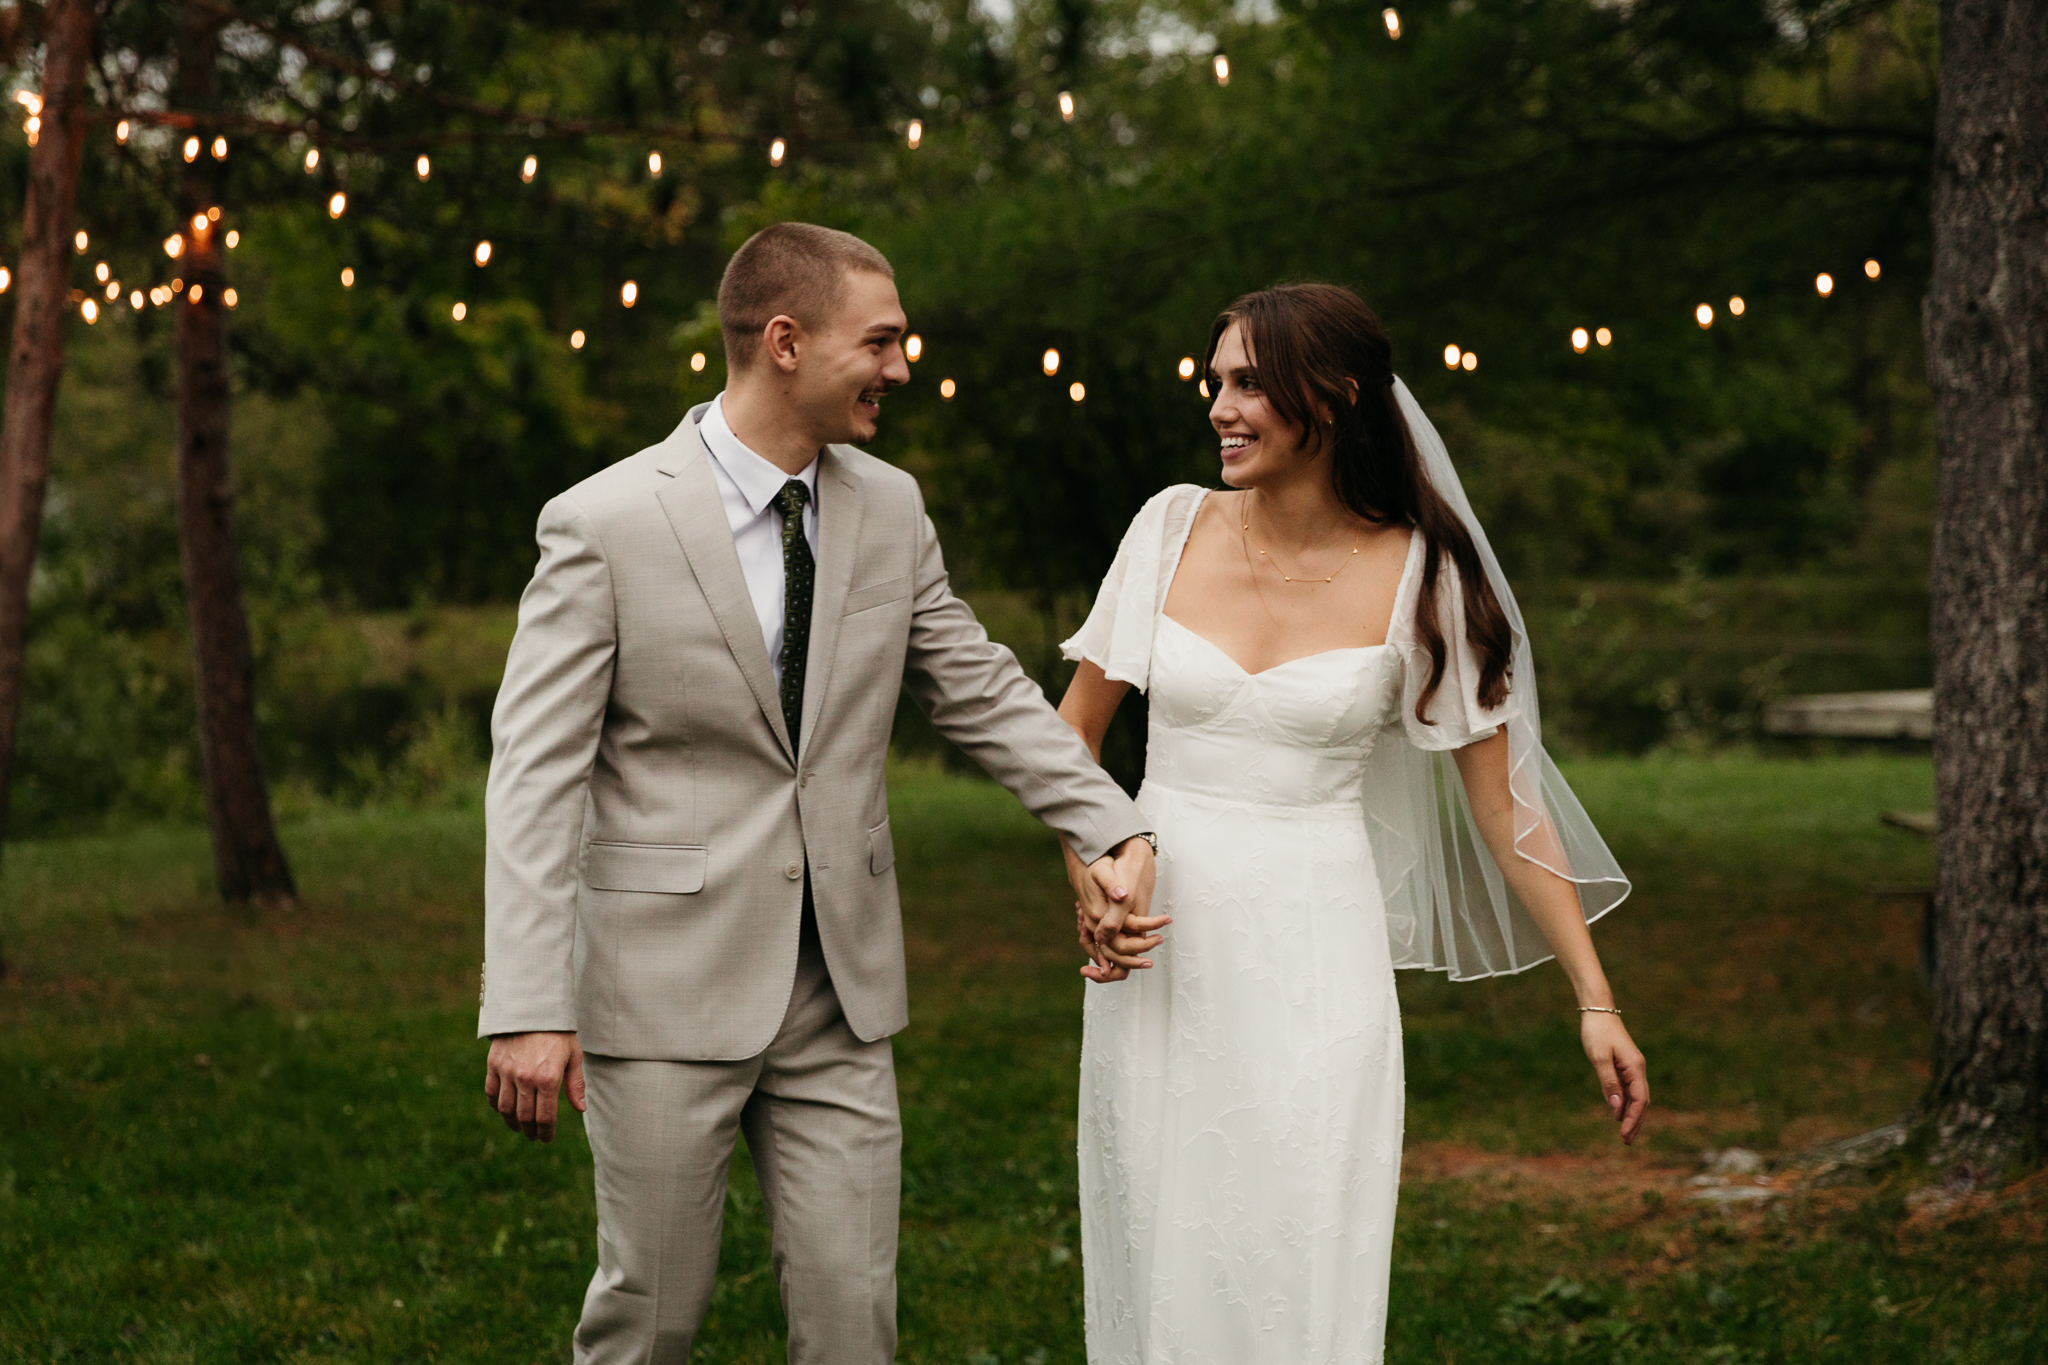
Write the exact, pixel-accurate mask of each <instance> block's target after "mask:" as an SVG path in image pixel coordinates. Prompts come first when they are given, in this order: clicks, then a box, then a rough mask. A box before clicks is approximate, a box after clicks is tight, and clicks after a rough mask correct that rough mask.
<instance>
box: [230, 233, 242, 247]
mask: <svg viewBox="0 0 2048 1365" xmlns="http://www.w3.org/2000/svg"><path fill="white" fill-rule="evenodd" d="M241 244H242V234H241V233H240V232H239V231H236V230H233V229H230V230H229V232H228V250H230V251H233V250H234V249H235V248H236V247H238V246H240V245H241Z"/></svg>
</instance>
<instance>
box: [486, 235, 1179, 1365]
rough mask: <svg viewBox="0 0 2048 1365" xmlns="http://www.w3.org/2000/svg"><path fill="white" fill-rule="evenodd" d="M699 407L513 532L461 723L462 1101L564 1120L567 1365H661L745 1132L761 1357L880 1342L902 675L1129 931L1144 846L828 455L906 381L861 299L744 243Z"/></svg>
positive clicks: (683, 1329) (811, 268) (882, 280)
mask: <svg viewBox="0 0 2048 1365" xmlns="http://www.w3.org/2000/svg"><path fill="white" fill-rule="evenodd" d="M718 320H719V325H720V327H721V329H722V330H723V332H724V337H725V353H726V363H727V370H728V374H729V381H728V385H727V388H726V390H725V392H724V393H722V394H720V395H719V396H718V397H717V398H715V399H713V400H712V401H711V402H710V403H707V404H704V405H702V406H700V407H697V408H694V409H692V410H691V412H690V414H689V416H688V418H687V419H686V420H685V421H684V422H683V423H682V424H681V425H680V426H678V427H677V428H676V430H675V431H674V432H673V433H672V434H671V435H670V436H669V438H668V439H667V440H666V441H663V442H662V443H661V444H660V445H657V446H653V447H651V448H649V449H647V450H643V451H641V452H640V453H639V454H637V455H634V456H632V457H631V458H630V459H626V460H622V461H620V462H619V463H617V464H615V465H613V466H611V467H610V468H609V469H606V470H604V471H603V472H602V473H599V474H596V475H593V476H592V477H590V478H588V479H586V480H584V481H583V482H582V483H580V484H578V485H576V486H575V487H574V488H571V489H570V490H569V491H568V492H566V493H563V494H562V495H561V496H559V497H557V498H555V499H554V500H553V501H552V502H550V503H548V505H547V506H546V507H545V508H543V509H542V510H541V514H540V525H539V531H538V538H539V542H540V563H539V565H538V567H536V568H535V570H534V574H533V581H532V582H531V583H530V584H529V585H528V586H527V589H526V593H525V596H524V597H523V598H522V599H521V601H520V606H519V631H518V634H517V636H516V637H515V638H514V639H513V642H512V650H511V655H510V657H509V658H508V659H507V660H506V664H505V679H504V683H503V685H502V687H501V688H500V690H499V693H498V702H497V708H496V711H495V713H494V715H493V716H492V722H491V731H492V740H493V747H494V753H493V757H492V760H491V776H490V787H489V791H488V794H487V797H486V814H487V822H488V848H487V853H486V864H485V873H484V902H485V904H484V919H485V927H484V935H485V951H486V961H485V964H484V991H483V1008H482V1011H481V1019H480V1020H479V1023H478V1033H479V1035H480V1036H487V1037H489V1038H490V1039H491V1046H490V1060H489V1063H488V1068H487V1074H486V1079H485V1083H484V1090H485V1093H486V1094H487V1095H488V1096H490V1098H491V1100H492V1103H493V1104H494V1105H495V1107H496V1108H497V1110H498V1112H499V1113H500V1114H501V1115H503V1116H504V1120H505V1122H506V1124H507V1125H508V1126H510V1127H512V1128H514V1129H516V1130H518V1131H521V1132H524V1133H525V1134H526V1135H527V1136H528V1137H529V1138H538V1139H540V1140H541V1141H544V1142H545V1141H548V1140H550V1139H551V1138H552V1137H553V1135H554V1127H555V1113H556V1095H557V1093H558V1091H559V1089H560V1088H561V1087H562V1086H563V1085H564V1084H565V1083H566V1085H567V1087H568V1090H569V1097H570V1101H571V1102H572V1103H573V1104H575V1106H576V1108H577V1109H579V1110H584V1111H585V1112H587V1114H588V1116H589V1117H588V1132H589V1136H590V1146H591V1151H592V1154H593V1155H594V1157H595V1158H596V1165H597V1218H598V1269H597V1274H596V1276H595V1277H594V1278H593V1279H592V1280H591V1283H590V1290H589V1292H588V1294H587V1295H586V1296H585V1298H584V1301H583V1318H582V1322H581V1323H580V1325H579V1326H578V1327H577V1329H576V1351H575V1358H576V1360H577V1361H578V1362H579V1365H600V1363H601V1362H613V1361H620V1362H623V1361H634V1362H667V1361H673V1362H676V1365H682V1362H683V1361H684V1360H686V1359H687V1357H688V1356H689V1353H690V1343H691V1341H692V1339H693V1338H694V1336H695V1335H696V1331H697V1325H698V1323H699V1321H700V1320H701V1319H702V1317H703V1314H704V1309H705V1306H706V1305H707V1304H708V1303H709V1302H710V1299H711V1289H712V1283H713V1277H714V1274H715V1272H716V1270H717V1265H718V1240H719V1229H720V1222H721V1215H722V1213H723V1211H724V1202H725V1181H726V1170H727V1167H728V1165H729V1163H730V1161H731V1157H732V1150H733V1142H734V1137H735V1134H736V1133H738V1132H740V1131H742V1130H744V1131H745V1133H746V1136H747V1148H748V1150H749V1152H750V1153H751V1154H752V1156H753V1160H754V1167H755V1170H756V1173H757V1174H758V1176H759V1179H760V1184H761V1193H762V1196H763V1199H764V1200H765V1202H766V1204H767V1208H768V1215H769V1219H770V1221H771V1223H772V1224H773V1229H774V1262H775V1271H776V1275H777V1278H778V1279H779V1281H780V1283H781V1289H782V1302H783V1307H784V1309H785V1310H786V1312H787V1316H788V1319H789V1358H790V1359H791V1360H792V1361H832V1362H847V1363H848V1365H855V1363H856V1362H857V1363H858V1365H888V1362H890V1361H892V1360H893V1359H894V1358H895V1350H896V1227H897V1195H898V1186H899V1171H898V1164H899V1155H900V1152H901V1148H902V1128H901V1124H900V1121H899V1117H898V1112H897V1105H896V1076H895V1064H894V1058H893V1054H892V1052H891V1049H890V1043H889V1035H891V1034H893V1033H895V1032H896V1031H897V1030H899V1029H901V1028H902V1027H903V1026H904V1025H905V1023H906V1022H907V1005H906V1000H905V991H904V967H903V927H902V922H901V919H900V916H899V912H898V908H897V899H896V879H895V874H894V872H893V870H892V869H893V867H894V864H895V858H896V854H895V848H894V846H893V844H892V843H891V840H890V832H889V809H888V799H887V794H886V792H885V790H884V783H883V760H884V757H885V755H886V753H887V750H888V744H889V730H890V722H891V720H892V718H893V717H894V715H895V710H896V696H897V692H898V689H899V687H900V686H902V685H907V686H908V687H909V688H910V691H911V693H912V695H913V696H914V697H916V699H917V701H918V703H919V704H920V705H921V706H922V707H923V708H924V709H925V711H926V712H927V713H929V715H930V716H931V719H932V722H933V723H934V724H935V725H936V726H937V727H938V729H939V730H940V732H941V733H943V734H945V735H946V736H947V737H948V738H950V739H952V740H953V741H954V742H955V743H956V744H958V745H959V746H960V747H961V748H963V749H965V750H966V751H967V752H968V753H969V754H971V755H972V756H973V757H974V758H975V760H976V761H977V762H979V763H980V764H981V765H982V766H983V767H984V768H986V769H987V770H988V771H989V773H990V774H991V775H992V776H994V777H995V778H996V780H997V781H999V782H1001V783H1002V784H1003V785H1004V786H1006V787H1008V788H1009V789H1010V790H1011V791H1012V792H1014V793H1015V794H1016V795H1017V798H1018V799H1019V800H1020V801H1022V802H1023V803H1024V805H1025V806H1026V807H1027V808H1028V809H1029V810H1030V811H1031V812H1032V813H1033V814H1035V815H1037V816H1038V817H1039V818H1040V819H1042V820H1044V821H1045V822H1046V823H1047V824H1048V825H1051V826H1052V827H1053V828H1054V829H1056V830H1058V831H1059V832H1060V833H1061V834H1062V835H1064V836H1065V837H1066V839H1067V840H1068V842H1069V843H1070V844H1072V846H1073V847H1074V849H1075V850H1076V851H1077V852H1078V853H1079V855H1080V856H1081V858H1082V859H1083V860H1085V861H1087V862H1089V864H1090V871H1091V873H1093V875H1094V877H1095V881H1096V883H1097V885H1098V886H1100V887H1101V888H1102V889H1103V891H1104V892H1105V894H1108V895H1110V896H1112V897H1115V898H1118V899H1127V903H1129V904H1130V905H1131V906H1132V907H1133V909H1135V910H1136V911H1137V912H1138V913H1141V914H1142V913H1144V910H1145V905H1146V902H1147V900H1148V898H1149V896H1150V894H1151V885H1152V874H1153V867H1152V849H1151V847H1150V846H1149V835H1148V834H1147V833H1146V822H1145V820H1144V818H1143V817H1142V816H1141V815H1139V813H1138V811H1137V809H1136V807H1134V806H1133V805H1132V804H1131V802H1130V801H1129V800H1128V799H1126V798H1125V796H1124V794H1123V792H1122V791H1121V790H1119V789H1118V788H1117V786H1116V785H1115V784H1114V783H1113V782H1111V781H1110V780H1109V778H1108V777H1106V776H1105V775H1104V774H1103V772H1102V770H1101V769H1100V768H1098V767H1097V766H1096V765H1095V763H1094V762H1093V761H1092V760H1091V759H1090V757H1089V754H1088V750H1087V749H1086V748H1085V747H1084V746H1083V745H1082V743H1081V741H1080V740H1079V739H1078V738H1077V737H1076V736H1075V734H1074V732H1073V731H1072V730H1071V729H1069V728H1068V727H1067V726H1066V724H1065V723H1063V722H1062V721H1061V720H1060V719H1059V717H1058V716H1057V715H1055V714H1054V712H1053V709H1052V707H1051V706H1049V705H1048V704H1047V703H1046V701H1045V698H1044V697H1043V696H1042V695H1041V694H1040V692H1039V690H1038V688H1037V686H1036V685H1034V684H1033V683H1032V682H1031V680H1030V679H1029V678H1027V677H1026V676H1025V675H1024V673H1023V671H1022V670H1021V669H1020V668H1019V667H1018V666H1017V661H1016V659H1015V657H1014V656H1012V655H1011V653H1010V652H1009V651H1008V650H1006V649H1004V648H1002V647H1001V646H999V645H995V644H992V643H990V641H989V639H988V636H987V634H986V633H985V632H983V630H982V629H981V627H980V625H979V624H978V623H977V622H976V621H975V619H974V615H973V613H972V612H971V611H969V610H968V608H967V606H966V605H965V604H964V603H962V602H961V601H960V599H959V598H957V597H955V596H954V595H953V593H952V591H951V590H950V589H949V588H948V586H947V581H946V569H945V565H944V563H943V562H942V560H941V558H940V555H939V546H938V541H937V539H936V538H935V536H934V534H933V531H932V524H931V522H930V521H929V520H928V519H927V518H926V516H925V512H924V504H923V500H922V498H921V497H920V495H919V492H918V487H917V484H916V482H915V481H914V480H913V479H912V478H911V477H910V476H909V475H907V474H904V473H901V472H899V471H898V470H896V469H894V468H892V467H890V466H889V465H886V464H883V463H882V462H881V461H879V460H876V459H874V458H873V457H871V456H868V455H865V454H863V453H862V452H860V451H859V450H856V449H854V446H853V443H855V442H863V441H870V440H873V439H874V436H875V427H876V419H877V417H878V415H879V413H880V411H881V400H882V398H883V396H884V395H885V394H887V393H888V392H889V391H890V390H891V389H893V388H895V387H896V386H897V385H899V384H904V383H908V382H909V379H910V370H909V367H908V366H907V365H906V364H905V362H904V358H903V349H902V344H901V342H902V336H903V331H904V326H905V323H904V316H903V310H902V306H901V305H900V304H899V302H898V301H897V296H896V285H895V278H894V272H893V271H892V270H891V269H890V266H889V263H888V262H887V261H886V260H884V259H883V257H882V255H881V253H880V252H878V251H876V250H875V249H874V248H873V247H871V246H869V245H868V244H867V243H865V242H863V241H861V240H860V239H859V238H857V237H851V236H848V235H847V234H846V233H843V232H834V231H832V230H830V229H827V228H821V227H813V226H810V225H808V224H803V223H781V224H777V225H776V226H774V227H770V228H766V229H764V230H762V231H761V232H759V233H756V234H755V235H754V236H753V237H752V238H751V239H749V240H748V242H747V243H746V245H744V246H742V247H741V248H740V249H739V251H738V253H737V254H735V255H734V256H733V258H732V260H731V262H730V263H729V264H728V265H727V267H726V271H725V277H724V279H723V280H722V281H721V282H720V284H719V287H718Z"/></svg>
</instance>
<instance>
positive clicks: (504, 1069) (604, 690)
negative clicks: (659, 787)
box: [477, 498, 618, 1139]
mask: <svg viewBox="0 0 2048 1365" xmlns="http://www.w3.org/2000/svg"><path fill="white" fill-rule="evenodd" d="M537 538H538V540H539V542H540V564H539V566H538V567H537V568H535V570H534V573H533V581H532V582H531V583H529V584H527V587H526V592H525V594H524V595H523V596H522V597H521V598H520V600H519V630H518V633H517V634H516V635H514V636H513V639H512V649H511V652H510V654H509V656H508V657H507V658H506V660H505V678H504V681H503V683H501V684H500V686H499V688H498V701H497V705H496V707H495V708H494V709H493V711H492V713H491V749H492V753H491V775H490V782H489V785H488V786H487V787H486V789H485V794H484V824H485V852H484V957H485V962H484V991H483V1006H482V1009H481V1011H480V1012H479V1018H478V1021H477V1033H478V1035H479V1036H488V1037H491V1038H492V1039H493V1042H492V1044H491V1053H490V1061H489V1062H488V1063H487V1066H486V1075H485V1093H486V1094H487V1095H488V1096H490V1098H491V1100H492V1103H493V1107H494V1108H496V1109H497V1110H498V1111H499V1113H500V1114H502V1115H504V1117H505V1121H506V1123H507V1125H508V1126H510V1127H513V1128H515V1129H519V1130H521V1131H524V1132H525V1133H526V1135H527V1136H528V1137H539V1138H543V1139H545V1138H547V1137H551V1136H552V1135H553V1132H554V1117H555V1099H556V1092H557V1091H558V1090H559V1089H560V1087H561V1084H562V1081H563V1079H564V1078H565V1076H566V1077H568V1078H569V1079H570V1081H571V1085H570V1098H571V1099H572V1101H574V1102H575V1104H576V1107H577V1108H578V1109H581V1108H582V1107H583V1105H582V1095H581V1091H582V1087H581V1070H582V1067H581V1058H582V1054H581V1051H580V1049H578V1047H577V1045H576V1037H575V1034H576V981H575V948H576V882H577V875H576V860H577V856H578V854H579V852H580V850H581V844H582V841H583V806H584V801H585V797H586V792H587V789H588V787H589V784H590V769H591V765H592V763H593V762H594V761H595V760H596V756H597V741H598V735H599V733H600V732H601V731H602V729H603V727H604V713H605V705H606V702H607V700H608V698H609V697H610V695H611V684H612V668H613V664H614V661H615V660H616V658H617V653H618V635H617V619H616V615H615V612H614V607H613V601H612V584H611V571H610V568H609V566H608V565H607V564H606V563H605V558H604V547H603V544H602V542H601V541H600V540H599V538H598V535H597V530H596V528H595V527H594V526H593V525H592V524H591V522H590V519H589V518H588V517H586V516H585V515H584V514H583V512H582V510H581V509H580V508H578V507H577V506H576V504H574V503H573V502H571V501H569V500H568V499H567V498H556V499H555V500H554V501H552V502H550V503H549V504H548V505H547V506H546V507H545V508H543V509H542V510H541V515H540V523H539V527H538V531H537Z"/></svg>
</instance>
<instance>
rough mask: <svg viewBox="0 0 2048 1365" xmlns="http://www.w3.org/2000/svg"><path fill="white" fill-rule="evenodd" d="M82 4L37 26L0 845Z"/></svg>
mask: <svg viewBox="0 0 2048 1365" xmlns="http://www.w3.org/2000/svg"><path fill="white" fill-rule="evenodd" d="M92 20H93V11H92V5H91V3H90V0H53V2H52V4H51V5H50V8H49V10H48V12H47V14H46V16H45V19H44V33H43V37H44V44H45V47H44V59H43V92H42V95H43V110H42V115H41V117H42V127H41V130H40V132H39V133H38V135H37V138H36V146H35V150H34V151H33V152H32V153H30V155H29V177H28V195H27V203H26V206H25V207H24V208H23V210H22V222H21V259H20V261H19V262H17V266H16V269H17V273H16V276H15V281H14V299H15V304H14V307H15V312H14V345H13V348H12V350H11V352H10V353H9V358H8V363H7V415H6V419H5V422H4V424H0V837H4V836H5V834H6V828H7V810H8V804H9V797H10V795H11V794H12V792H13V786H14V741H15V731H16V729H17V727H18V726H19V724H20V720H21V681H22V679H21V675H22V666H23V662H24V659H25V655H26V650H27V641H28V589H29V580H30V578H31V576H32V575H33V574H34V572H35V563H36V542H37V540H38V539H39V538H40V537H41V535H42V529H43V494H44V492H45V491H46V490H47V489H48V487H49V482H50V424H51V419H52V417H53V416H54V415H55V413H56V408H57V380H58V378H59V377H60V376H61V375H62V374H63V370H64V303H65V298H66V295H67V294H68V293H69V291H70V288H71V257H72V254H73V252H72V246H71V202H72V197H73V195H74V193H75V192H76V190H77V188H78V163H79V157H80V154H81V152H82V151H83V149H84V147H85V112H86V111H85V98H86V93H85V71H86V66H87V64H88V63H89V62H90V61H91V59H92V31H93V22H92Z"/></svg>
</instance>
